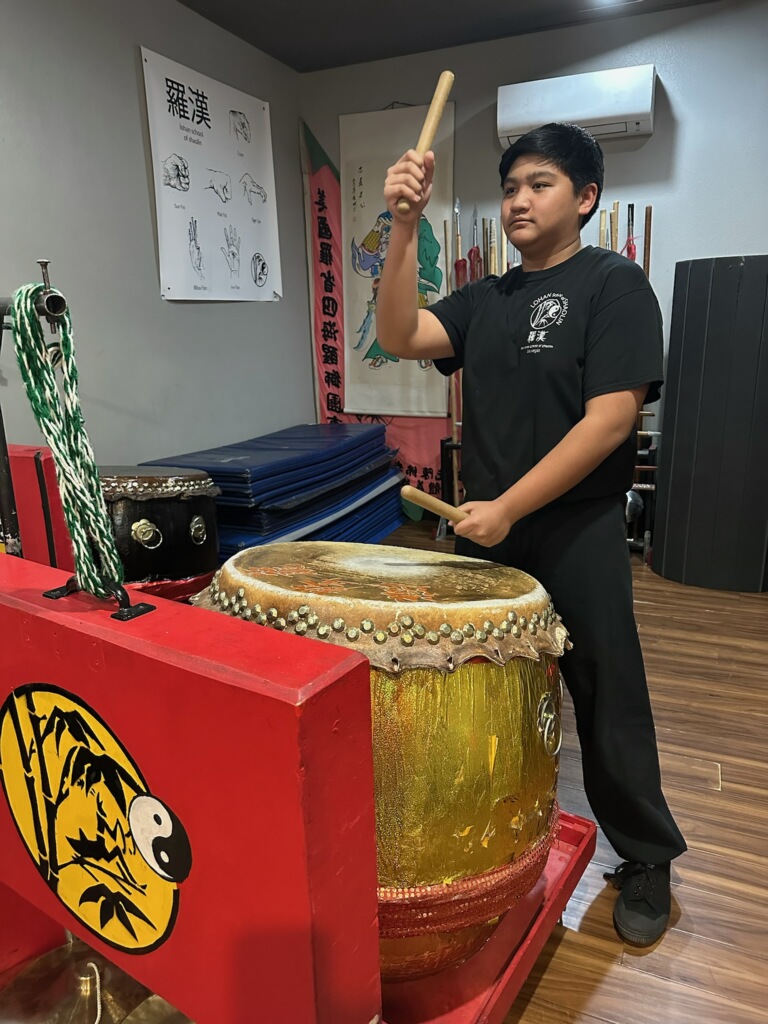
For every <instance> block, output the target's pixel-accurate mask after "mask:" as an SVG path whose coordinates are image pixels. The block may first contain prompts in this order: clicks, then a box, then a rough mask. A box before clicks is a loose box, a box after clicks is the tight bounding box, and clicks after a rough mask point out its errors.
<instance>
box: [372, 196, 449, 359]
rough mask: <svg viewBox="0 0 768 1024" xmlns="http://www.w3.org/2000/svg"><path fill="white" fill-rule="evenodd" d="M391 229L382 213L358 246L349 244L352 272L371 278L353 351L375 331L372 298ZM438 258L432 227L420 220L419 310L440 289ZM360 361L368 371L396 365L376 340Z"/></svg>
mask: <svg viewBox="0 0 768 1024" xmlns="http://www.w3.org/2000/svg"><path fill="white" fill-rule="evenodd" d="M391 225H392V214H391V213H390V212H389V211H388V210H386V211H385V212H384V213H381V214H379V216H378V217H377V218H376V223H375V224H374V226H373V227H372V228H371V230H370V231H369V232H368V234H367V235H366V236H365V238H364V239H363V241H362V242H361V243H360V245H358V244H357V243H356V242H355V240H354V239H353V240H352V269H353V270H354V271H355V273H356V274H359V275H360V276H361V277H370V278H371V297H370V299H369V300H368V303H367V306H366V312H365V317H364V318H363V321H362V323H361V324H360V326H359V327H358V329H357V334H358V335H359V337H358V339H357V341H356V342H355V345H354V346H353V347H354V348H355V350H358V349H361V348H363V346H364V345H365V344H366V343H367V341H368V338H369V335H370V334H371V331H372V330H373V329H374V327H375V318H376V296H377V294H378V289H379V281H380V279H381V270H382V267H383V266H384V259H385V257H386V254H387V248H388V246H389V231H390V227H391ZM439 256H440V243H439V242H438V241H437V239H436V238H435V233H434V231H433V230H432V225H431V224H430V223H429V221H428V220H427V218H426V217H424V216H422V218H421V221H420V222H419V245H418V274H419V278H418V301H419V308H420V309H425V308H426V307H427V306H428V305H429V295H430V294H439V292H440V286H441V285H442V283H443V272H442V270H441V269H440V267H439V266H438V259H439ZM362 358H363V360H368V361H369V366H370V367H371V369H378V367H380V366H383V365H384V363H386V362H391V363H398V362H400V360H399V359H398V358H397V356H391V355H390V354H389V353H388V352H385V351H384V349H382V348H381V346H380V345H379V342H378V339H377V338H376V337H375V335H374V338H373V342H372V343H371V344H370V346H369V347H368V349H367V350H366V352H365V355H363V357H362ZM419 366H420V367H421V368H422V369H424V370H427V369H429V367H431V366H432V362H431V360H427V359H424V360H419Z"/></svg>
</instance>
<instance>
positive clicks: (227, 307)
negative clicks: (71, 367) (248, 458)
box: [0, 0, 314, 464]
mask: <svg viewBox="0 0 768 1024" xmlns="http://www.w3.org/2000/svg"><path fill="white" fill-rule="evenodd" d="M0 26H1V28H0V33H1V36H0V38H1V43H0V51H1V52H0V182H1V183H2V190H1V192H0V196H2V200H1V202H2V218H0V295H8V294H10V293H11V292H12V291H13V290H14V289H15V288H16V287H18V286H19V285H21V284H24V283H26V282H28V281H35V280H40V276H39V268H38V267H37V266H36V264H35V260H36V259H38V258H40V257H41V256H45V257H48V258H49V259H51V260H52V265H51V272H52V281H53V284H54V285H55V286H56V287H58V288H60V289H61V291H62V292H63V293H64V294H65V295H66V296H67V298H68V299H69V302H70V305H71V308H72V314H73V320H74V332H75V344H76V348H77V357H78V366H79V369H80V380H81V397H82V404H83V410H84V413H85V417H86V424H87V427H88V432H89V435H90V437H91V441H92V442H93V445H94V449H95V452H96V457H97V460H98V461H99V462H101V463H102V464H104V463H113V464H115V463H127V464H133V463H135V462H137V461H140V460H142V459H149V458H153V457H159V456H163V455H172V454H178V453H179V452H183V451H191V450H194V449H197V448H200V447H204V446H210V445H215V444H223V443H226V442H228V441H237V440H242V439H244V438H246V437H249V436H253V435H255V434H260V433H264V432H267V431H269V430H277V429H279V428H281V427H284V426H288V425H291V424H293V423H300V422H307V421H313V420H314V403H313V393H312V369H311V355H310V347H309V340H308V339H309V312H308V299H307V275H306V257H305V242H304V214H303V205H302V183H301V173H300V166H299V151H298V117H299V111H298V99H299V82H300V76H299V75H298V74H297V73H296V72H294V71H292V70H291V69H289V68H287V67H285V66H284V65H282V64H280V63H278V62H277V61H275V60H273V59H271V58H270V57H267V56H266V55H265V54H263V53H261V52H260V51H258V50H256V49H254V48H253V47H251V46H248V45H246V44H245V43H243V42H240V41H239V40H237V39H235V38H234V36H231V35H229V34H228V33H226V32H224V31H222V30H221V29H218V28H216V27H215V26H214V25H213V24H211V23H210V22H208V21H205V20H204V19H203V18H201V17H199V16H198V15H196V14H194V13H192V12H191V11H189V10H188V9H186V8H185V7H183V6H181V5H180V4H178V3H175V2H174V0H66V2H61V0H34V2H26V3H25V2H23V0H0ZM141 45H143V46H146V47H148V48H149V49H151V50H154V51H156V52H158V53H161V54H163V55H165V56H167V57H170V58H171V59H173V60H176V61H179V62H180V63H182V64H185V65H187V66H189V67H192V68H194V69H196V70H197V71H200V72H202V73H203V74H206V75H209V76H210V77H212V78H215V79H218V80H220V81H222V82H225V83H227V84H228V85H231V86H234V87H235V88H238V89H241V90H243V91H245V92H247V93H250V94H251V95H255V96H258V97H259V98H261V99H263V100H266V101H267V102H269V104H270V113H271V120H272V142H273V147H274V160H275V175H276V184H277V203H278V217H279V231H280V246H281V264H282V276H283V284H284V298H283V300H282V301H281V302H279V303H218V304H216V303H168V302H163V301H162V300H161V298H160V286H159V280H158V267H157V255H156V253H157V249H156V241H155V225H154V194H153V186H152V179H151V176H150V168H149V164H148V160H147V151H148V138H147V130H146V107H145V102H144V84H143V76H142V72H141V65H140V62H139V46H141ZM0 402H2V408H3V413H4V417H5V422H6V430H7V433H8V437H9V440H10V441H12V442H19V443H27V442H29V443H37V442H38V441H39V439H40V435H39V433H38V431H37V426H36V424H35V422H34V419H33V417H32V414H31V412H30V410H29V407H28V403H27V400H26V397H25V396H24V394H23V392H22V385H21V382H20V378H19V375H18V370H17V368H16V362H15V358H14V356H13V352H12V342H11V338H10V335H9V334H8V333H6V334H5V335H4V340H3V350H2V355H0Z"/></svg>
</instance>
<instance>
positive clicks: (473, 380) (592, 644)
mask: <svg viewBox="0 0 768 1024" xmlns="http://www.w3.org/2000/svg"><path fill="white" fill-rule="evenodd" d="M434 166H435V161H434V154H433V153H428V154H427V155H426V156H425V157H424V158H423V159H422V158H421V157H420V156H419V155H418V154H417V153H416V152H415V151H414V150H409V152H408V153H406V154H405V155H404V156H403V157H402V158H401V159H400V160H399V161H398V162H397V163H396V164H395V165H394V166H393V167H391V168H390V169H389V171H388V174H387V179H386V183H385V186H384V197H385V199H386V202H387V206H388V208H389V210H390V211H391V213H392V227H391V230H390V238H389V252H388V254H387V259H386V262H385V264H384V269H383V273H382V276H381V283H380V286H379V294H378V300H377V306H376V326H377V334H378V339H379V343H380V345H381V346H382V348H383V349H384V350H385V351H387V352H390V353H391V354H392V355H396V356H399V357H400V358H401V359H433V360H435V363H436V366H437V368H438V370H439V371H440V372H441V373H443V374H446V375H447V374H451V373H453V372H454V371H455V370H457V369H458V368H459V367H463V370H464V374H463V380H464V385H463V414H462V421H463V428H462V478H463V482H464V486H465V488H466V493H467V497H468V498H469V499H470V500H468V501H467V502H466V503H465V504H464V505H462V506H461V507H462V509H463V511H465V512H468V513H469V516H468V518H467V519H465V520H463V521H462V522H461V523H458V524H456V526H455V532H456V535H457V540H456V551H457V553H459V554H465V555H472V556H475V557H480V558H488V559H490V560H492V561H495V562H501V563H504V564H506V565H511V566H515V567H516V568H518V569H522V570H523V571H525V572H528V573H529V574H530V575H532V576H534V577H536V578H537V579H538V580H540V581H541V582H542V583H543V585H544V586H545V587H546V588H547V590H548V591H549V592H550V594H551V595H552V598H553V600H554V603H555V607H556V609H557V611H558V612H559V613H560V615H562V617H563V621H564V623H565V625H566V627H567V628H568V630H569V632H570V635H571V639H572V641H573V645H574V646H573V650H572V651H570V652H568V653H567V654H566V655H565V656H564V657H563V659H562V662H561V667H562V671H563V676H564V678H565V681H566V684H567V686H568V689H569V691H570V693H571V695H572V697H573V703H574V707H575V710H576V721H577V728H578V733H579V739H580V742H581V750H582V766H583V772H584V786H585V790H586V793H587V797H588V799H589V802H590V805H591V807H592V810H593V811H594V814H595V817H596V818H597V821H598V822H599V824H600V826H601V827H602V829H603V831H604V832H605V834H606V836H607V837H608V839H609V841H610V842H611V844H612V845H613V847H614V849H615V850H616V852H617V854H618V855H619V857H621V858H622V860H623V861H624V862H625V863H623V864H621V865H620V867H618V868H617V869H616V871H615V872H614V873H613V874H611V875H606V878H608V879H610V881H612V882H613V884H614V885H615V887H616V888H617V889H619V890H620V892H619V896H618V898H617V901H616V906H615V910H614V923H615V926H616V929H617V931H618V932H619V934H620V935H621V936H622V938H624V939H625V940H626V941H627V942H631V943H633V944H636V945H640V946H647V945H650V944H651V943H653V942H655V941H656V940H657V939H659V938H660V937H661V935H662V934H663V932H664V930H665V928H666V926H667V923H668V921H669V913H670V882H669V866H670V861H671V860H672V859H673V858H674V857H677V856H678V855H679V854H681V853H683V851H684V850H685V849H686V845H685V841H684V839H683V837H682V835H681V834H680V831H679V829H678V828H677V825H676V824H675V822H674V820H673V818H672V816H671V814H670V812H669V809H668V807H667V804H666V801H665V799H664V795H663V793H662V791H661V781H660V775H659V763H658V753H657V749H656V737H655V731H654V725H653V718H652V713H651V707H650V701H649V697H648V687H647V683H646V678H645V669H644V666H643V658H642V653H641V650H640V644H639V641H638V636H637V627H636V624H635V620H634V613H633V608H632V580H631V573H630V561H629V554H628V548H627V542H626V534H625V524H624V508H625V503H626V492H627V491H628V490H629V489H630V488H631V484H632V476H633V469H634V460H635V451H636V442H635V424H636V421H637V414H638V411H639V410H640V409H641V408H642V406H643V403H644V402H646V401H649V402H652V401H655V400H656V399H657V398H658V396H659V388H660V386H661V383H662V349H663V340H662V328H661V316H660V313H659V307H658V303H657V302H656V298H655V296H654V294H653V291H652V290H651V287H650V285H649V283H648V281H647V279H646V277H645V274H644V273H643V271H642V269H641V268H640V267H639V266H637V265H636V264H635V263H632V262H630V261H629V260H627V259H625V258H624V257H623V256H620V255H619V254H617V253H614V252H610V251H607V250H604V249H599V248H594V247H592V246H582V244H581V238H580V229H581V227H582V226H583V224H585V223H586V222H587V221H588V220H589V218H590V217H591V216H592V215H593V214H594V212H595V210H596V209H597V206H598V203H599V200H600V194H601V192H602V186H603V154H602V151H601V149H600V147H599V145H598V144H597V142H596V141H595V140H594V139H593V138H592V136H591V135H589V134H588V133H587V132H585V131H584V130H583V129H581V128H577V127H576V126H574V125H563V124H548V125H544V126H543V127H541V128H538V129H536V130H534V131H531V132H529V133H528V134H527V135H525V136H524V137H523V138H521V139H519V140H518V141H517V142H516V143H515V144H514V145H513V146H511V147H510V148H509V149H508V150H507V151H506V152H505V153H504V155H503V156H502V159H501V164H500V167H499V170H500V174H501V186H502V193H503V198H502V204H501V221H502V225H503V227H504V231H505V233H506V235H507V238H508V239H509V240H510V241H511V242H512V244H513V245H514V246H515V247H516V248H517V249H518V251H519V252H520V254H521V257H522V266H521V267H516V268H514V269H513V270H511V271H509V272H507V273H506V274H504V275H503V276H502V277H485V278H483V279H482V280H481V281H477V282H475V283H472V284H469V285H467V286H466V287H464V288H461V289H460V290H459V291H456V292H454V293H453V294H452V295H450V296H449V297H448V298H446V299H443V300H441V301H440V302H438V303H436V304H435V305H433V306H431V307H430V308H429V309H419V308H418V302H417V290H416V283H417V273H416V255H417V244H418V224H419V218H420V216H421V214H422V211H423V209H424V207H425V206H426V205H427V203H428V201H429V197H430V194H431V191H432V178H433V174H434ZM402 198H405V199H407V200H408V202H409V203H410V212H408V213H401V212H400V211H399V210H398V207H397V203H398V200H400V199H402Z"/></svg>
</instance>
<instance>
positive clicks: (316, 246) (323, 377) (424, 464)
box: [301, 124, 451, 500]
mask: <svg viewBox="0 0 768 1024" xmlns="http://www.w3.org/2000/svg"><path fill="white" fill-rule="evenodd" d="M301 143H302V145H301V148H302V170H303V176H304V191H305V196H304V199H305V210H306V220H307V225H306V226H307V250H308V260H309V277H310V292H311V302H312V347H313V359H314V368H315V396H316V407H317V418H318V422H320V423H359V422H361V421H364V422H371V423H383V424H384V425H385V427H386V437H387V444H388V445H389V446H390V447H391V448H395V449H397V450H398V457H397V460H398V465H399V466H400V467H401V469H402V471H403V473H405V475H406V476H407V478H408V483H409V484H411V486H413V487H418V488H419V489H420V490H423V491H426V492H427V493H428V494H434V495H436V496H437V497H442V496H443V495H442V484H441V473H440V441H441V439H442V438H444V437H449V436H450V433H451V423H450V420H449V419H448V417H439V418H431V417H408V416H387V415H386V413H384V412H381V411H377V410H371V413H370V414H369V415H365V416H364V415H361V414H359V413H345V412H344V310H343V289H342V278H343V267H344V260H343V255H342V252H341V187H340V184H339V172H338V170H337V169H336V168H335V167H334V165H333V164H332V163H331V161H330V159H329V158H328V156H327V154H326V153H325V151H324V150H323V148H322V147H321V146H320V144H319V143H318V142H317V140H316V139H315V137H314V135H313V134H312V133H311V131H310V130H309V128H308V127H307V126H306V124H302V130H301ZM434 372H437V371H434ZM449 500H451V499H450V498H449Z"/></svg>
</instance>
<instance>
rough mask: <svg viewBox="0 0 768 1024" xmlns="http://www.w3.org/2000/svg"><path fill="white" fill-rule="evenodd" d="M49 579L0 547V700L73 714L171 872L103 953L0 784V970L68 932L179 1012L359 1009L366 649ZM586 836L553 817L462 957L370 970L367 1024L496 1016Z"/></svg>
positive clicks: (237, 1023)
mask: <svg viewBox="0 0 768 1024" xmlns="http://www.w3.org/2000/svg"><path fill="white" fill-rule="evenodd" d="M67 576H68V574H67V573H65V572H62V571H60V570H56V569H51V568H50V567H48V566H44V565H39V564H36V563H34V562H31V561H28V560H26V559H18V558H13V557H11V556H9V555H0V707H2V706H3V704H4V703H5V701H6V698H7V697H8V695H9V694H10V693H11V692H12V691H14V690H15V689H17V688H19V687H22V686H29V685H35V686H48V687H51V686H53V687H56V688H59V689H60V690H62V691H65V693H66V694H68V695H71V697H72V699H73V700H76V701H78V702H80V704H81V705H84V706H85V707H86V708H88V709H90V711H91V712H92V713H93V714H94V715H96V716H98V717H99V719H100V720H101V721H102V722H103V723H104V724H105V725H106V726H107V727H108V729H109V730H111V733H112V734H113V736H114V737H115V738H116V740H117V741H119V744H120V745H121V746H122V749H123V750H124V751H126V752H127V753H128V755H130V758H131V759H132V760H133V762H134V763H135V765H136V766H137V768H138V769H139V771H140V772H141V774H142V776H143V778H144V780H145V781H146V784H147V787H148V789H149V791H150V792H151V794H152V795H153V796H156V797H158V798H160V799H162V800H163V801H164V802H165V803H166V804H167V805H168V806H169V807H170V808H171V809H172V810H173V811H174V812H175V814H176V815H177V816H178V818H179V819H180V821H181V823H182V825H183V826H184V829H185V830H186V833H187V835H188V837H189V840H190V844H191V848H192V868H191V871H190V873H189V877H188V878H186V880H185V881H183V882H181V884H180V886H179V893H178V912H177V915H176V918H175V922H174V923H173V926H172V928H171V929H170V932H169V934H168V936H167V938H166V939H165V941H163V942H162V943H161V944H159V945H158V946H157V947H156V948H154V949H151V950H147V951H141V950H138V951H134V952H132V953H127V952H124V951H121V950H119V949H116V948H114V947H113V946H111V945H107V944H106V943H105V942H104V941H102V940H101V939H100V938H99V937H98V935H96V934H94V932H92V931H90V930H88V928H87V927H86V926H85V925H84V924H83V923H82V921H81V920H80V919H79V918H78V917H77V916H76V914H75V913H73V912H71V911H70V910H69V909H68V908H67V906H66V905H65V904H64V903H63V902H62V901H61V900H60V899H59V898H58V897H57V895H56V894H55V892H54V890H53V889H51V888H49V886H48V885H47V884H46V882H45V880H44V879H43V877H42V876H41V874H40V872H39V871H38V869H37V866H36V864H35V862H34V861H33V859H32V857H31V855H30V853H29V852H28V850H27V848H26V847H25V845H24V842H23V841H22V838H21V835H20V832H19V830H18V829H17V827H16V824H15V822H14V819H13V816H12V814H11V809H10V806H9V803H8V800H7V799H6V796H5V794H4V793H3V791H2V789H0V974H2V973H3V972H5V971H8V970H10V969H11V968H13V967H14V966H15V965H17V964H19V963H21V962H22V961H23V960H25V959H27V958H29V957H31V956H35V955H39V954H40V953H42V952H45V951H46V950H48V949H51V948H54V947H55V946H56V945H59V944H60V942H61V940H62V938H63V929H64V928H67V929H69V930H70V931H72V932H73V933H75V934H76V935H78V936H79V937H80V938H82V939H83V940H84V941H85V942H87V943H88V944H89V945H90V946H92V947H93V948H94V949H96V950H97V951H98V952H100V953H101V954H102V955H104V956H105V957H107V959H109V960H111V961H113V962H114V963H115V964H117V965H118V966H119V967H121V968H122V969H123V970H125V971H127V972H128V973H129V974H130V975H132V976H133V977H134V978H136V980H137V981H140V982H141V983H142V984H144V985H146V986H147V987H148V988H150V989H152V990H153V991H154V992H157V993H158V994H159V995H161V996H163V997H164V998H165V999H167V1000H168V1001H169V1002H170V1003H172V1004H173V1005H174V1006H176V1007H178V1009H179V1010H181V1011H182V1012H183V1013H185V1014H186V1015H188V1016H189V1017H190V1018H192V1019H193V1020H195V1021H197V1024H243V1022H250V1021H256V1020H263V1021H268V1022H269V1024H369V1022H370V1024H375V1022H377V1021H380V1020H381V1017H380V1016H379V1014H380V1012H381V1005H382V993H381V984H380V979H379V968H378V962H379V960H378V927H377V920H376V845H375V824H374V801H373V764H372V751H371V714H370V682H369V671H368V663H367V661H366V660H365V659H364V658H363V657H361V656H360V655H358V654H355V653H353V652H350V651H348V650H346V649H344V648H340V647H334V646H331V645H329V644H323V643H320V642H316V641H311V640H307V639H306V638H301V637H295V636H292V635H285V634H282V633H279V632H277V631H274V630H266V629H256V628H254V627H253V626H252V625H250V624H248V623H245V622H243V621H241V620H239V619H233V618H229V617H227V616H225V615H211V614H210V613H209V612H206V611H204V610H202V609H197V608H192V607H189V606H188V605H182V604H177V603H174V602H172V601H168V600H164V599H163V598H157V597H153V598H152V603H153V604H155V605H156V610H155V611H153V612H151V613H150V614H147V615H144V616H142V617H140V618H137V619H134V620H132V621H130V622H122V623H121V622H118V621H116V620H114V619H112V618H111V613H112V612H113V611H114V610H115V605H114V604H111V603H109V602H102V601H98V600H96V599H95V598H92V597H90V596H88V595H84V594H75V595H73V596H70V597H67V598H63V599H62V600H59V601H52V600H50V599H48V598H45V597H43V596H42V594H43V591H47V590H50V589H52V588H55V587H59V586H61V585H62V584H63V583H64V582H66V579H67ZM49 742H50V741H49ZM6 770H7V769H6ZM0 771H2V765H0ZM594 842H595V830H594V826H592V825H590V824H589V823H588V822H585V821H583V820H582V819H577V818H573V817H571V816H570V815H565V814H564V815H563V816H562V828H561V836H560V840H559V843H558V846H557V848H556V849H555V850H554V851H553V853H552V855H551V856H550V860H549V865H548V867H547V871H546V874H545V876H544V878H543V879H542V881H541V882H540V884H539V886H538V887H537V888H536V890H534V892H533V893H531V894H529V896H528V897H527V898H526V900H525V901H524V902H523V903H522V904H521V905H520V907H519V908H518V910H516V911H515V912H513V913H510V914H508V915H506V917H505V919H504V921H503V922H502V924H501V926H500V927H499V929H498V931H497V932H496V934H495V936H494V937H493V938H492V939H491V941H490V942H488V943H487V945H486V947H485V948H484V949H483V950H481V952H480V953H479V954H477V956H475V957H474V958H473V959H472V960H471V961H469V962H468V963H467V964H466V965H462V966H461V967H458V968H456V969H455V970H453V971H450V972H447V973H444V974H441V975H440V976H439V978H438V979H425V980H424V981H422V982H419V983H416V982H412V983H406V984H402V985H399V986H387V988H386V992H385V1017H386V1020H387V1021H388V1024H416V1022H418V1024H425V1022H427V1021H428V1022H430V1024H438V1022H440V1024H475V1022H477V1024H479V1022H481V1021H483V1022H498V1021H500V1020H501V1019H502V1016H503V1014H504V1012H505V1011H506V1009H507V1008H508V1006H509V1005H510V1004H511V1002H512V1000H513V999H514V996H515V995H516V994H517V992H518V990H519V988H520V986H521V985H522V983H523V980H524V978H525V976H526V975H527V973H528V971H529V970H530V968H531V965H532V964H533V962H534V960H535V958H536V955H537V954H538V952H539V950H540V949H541V947H542V945H543V944H544V941H545V940H546V938H547V935H548V934H549V932H550V931H551V929H552V927H553V925H554V923H555V921H556V920H557V918H558V916H559V915H560V913H561V911H562V909H563V907H564V906H565V903H566V901H567V899H568V896H569V895H570V893H571V892H572V891H573V888H574V886H575V884H576V881H577V879H578V877H579V876H580V874H581V872H582V871H583V869H584V866H585V864H586V862H587V861H588V859H589V856H590V854H591V851H592V849H593V848H594Z"/></svg>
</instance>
